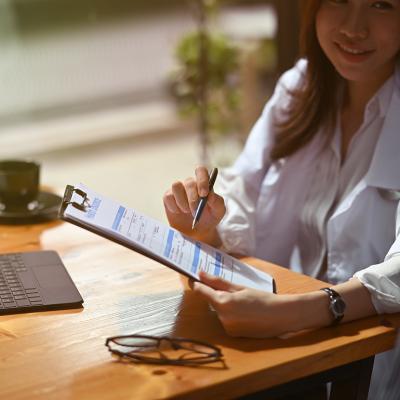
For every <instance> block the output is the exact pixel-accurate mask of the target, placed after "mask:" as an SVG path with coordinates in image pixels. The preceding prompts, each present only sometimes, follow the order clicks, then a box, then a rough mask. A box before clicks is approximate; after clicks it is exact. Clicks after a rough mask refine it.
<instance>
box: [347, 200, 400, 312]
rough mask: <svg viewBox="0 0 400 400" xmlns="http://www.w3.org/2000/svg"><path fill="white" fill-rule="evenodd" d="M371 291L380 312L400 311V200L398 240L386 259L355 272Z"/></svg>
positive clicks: (376, 307) (372, 298)
mask: <svg viewBox="0 0 400 400" xmlns="http://www.w3.org/2000/svg"><path fill="white" fill-rule="evenodd" d="M354 277H356V278H357V279H358V280H359V281H360V282H361V283H362V284H363V285H364V286H365V287H366V288H367V289H368V291H369V292H370V294H371V300H372V303H373V305H374V307H375V309H376V311H377V312H378V313H379V314H385V313H395V312H400V202H399V205H398V207H397V218H396V240H395V242H394V243H393V245H392V247H391V248H390V250H389V252H388V254H387V256H386V257H385V260H384V261H383V262H382V263H380V264H376V265H371V266H370V267H368V268H366V269H363V270H361V271H358V272H356V273H355V274H354Z"/></svg>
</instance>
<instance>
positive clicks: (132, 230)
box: [59, 184, 276, 293]
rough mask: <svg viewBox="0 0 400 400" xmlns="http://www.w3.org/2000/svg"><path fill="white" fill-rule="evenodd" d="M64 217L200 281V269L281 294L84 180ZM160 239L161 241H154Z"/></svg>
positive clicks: (257, 274)
mask: <svg viewBox="0 0 400 400" xmlns="http://www.w3.org/2000/svg"><path fill="white" fill-rule="evenodd" d="M59 218H60V219H61V220H63V221H66V222H69V223H72V224H74V225H76V226H78V227H80V228H83V229H86V230H88V231H90V232H92V233H94V234H97V235H99V236H102V237H104V238H106V239H109V240H111V241H113V242H115V243H118V244H120V245H122V246H124V247H127V248H129V249H131V250H133V251H135V252H137V253H140V254H142V255H144V256H146V257H149V258H151V259H153V260H155V261H157V262H158V263H161V264H163V265H165V266H167V267H169V268H171V269H173V270H175V271H177V272H178V273H181V274H183V275H185V276H186V277H188V278H190V279H194V280H197V281H198V280H199V278H198V271H199V270H200V269H204V270H205V271H206V272H207V273H210V274H212V275H214V276H219V277H221V278H222V279H226V280H229V281H231V282H233V283H235V284H239V285H242V286H248V287H253V288H255V289H258V290H265V291H267V292H274V293H276V286H275V281H274V279H273V278H272V277H271V276H270V275H269V274H267V273H265V272H263V271H260V270H257V269H256V268H254V267H252V266H250V265H247V264H245V263H243V262H241V261H240V260H237V259H236V258H234V257H232V256H230V255H229V254H226V253H224V252H223V251H221V250H219V249H216V248H214V247H212V246H210V245H208V244H205V243H202V242H199V241H196V240H194V239H192V238H190V237H187V236H185V235H184V234H182V233H181V232H179V231H177V230H176V229H174V228H171V227H169V226H168V225H165V224H163V223H162V222H160V221H157V220H155V219H152V218H150V217H147V216H146V215H144V214H142V213H140V212H138V211H136V210H134V209H132V208H127V207H125V206H122V205H121V204H119V203H117V202H116V201H115V200H112V199H109V198H107V197H105V196H103V195H101V194H99V193H96V192H95V191H93V190H92V189H89V188H88V187H86V186H85V185H83V184H79V185H77V186H72V185H67V186H66V188H65V192H64V196H63V199H62V202H61V206H60V209H59ZM154 243H155V244H154Z"/></svg>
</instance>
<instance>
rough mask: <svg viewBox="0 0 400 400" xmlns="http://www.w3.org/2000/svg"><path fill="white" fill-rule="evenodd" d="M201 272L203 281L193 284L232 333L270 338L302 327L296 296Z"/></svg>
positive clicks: (230, 333)
mask: <svg viewBox="0 0 400 400" xmlns="http://www.w3.org/2000/svg"><path fill="white" fill-rule="evenodd" d="M199 275H200V280H201V282H193V283H192V285H191V287H192V289H193V290H194V291H195V292H197V293H199V294H200V295H202V296H203V297H204V298H205V299H206V300H207V301H208V302H209V303H210V304H211V306H212V307H213V308H214V309H215V311H216V312H217V314H218V318H219V319H220V321H221V323H222V325H223V326H224V329H225V331H226V332H227V333H228V334H229V335H231V336H244V337H257V338H266V337H272V336H279V335H282V334H284V333H287V332H290V331H296V330H299V329H301V327H300V326H299V324H301V321H299V317H300V316H299V315H298V312H297V311H298V302H297V296H296V295H277V294H273V293H267V292H263V291H259V290H255V289H249V288H245V287H242V286H238V285H234V284H232V283H230V282H227V281H225V280H222V279H220V278H217V277H214V276H211V275H208V274H206V273H205V272H200V274H199ZM300 318H301V317H300Z"/></svg>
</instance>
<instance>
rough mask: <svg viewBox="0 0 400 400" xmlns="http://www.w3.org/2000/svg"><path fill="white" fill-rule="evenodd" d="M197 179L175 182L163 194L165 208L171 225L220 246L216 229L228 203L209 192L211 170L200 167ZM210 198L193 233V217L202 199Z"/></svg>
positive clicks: (197, 169)
mask: <svg viewBox="0 0 400 400" xmlns="http://www.w3.org/2000/svg"><path fill="white" fill-rule="evenodd" d="M195 175H196V177H195V178H187V179H186V180H185V181H184V182H175V183H173V185H172V187H171V188H170V189H169V190H167V192H166V193H165V194H164V198H163V201H164V207H165V212H166V214H167V218H168V221H169V223H170V225H171V226H172V227H173V228H175V229H178V230H179V231H181V232H183V233H185V234H186V235H189V236H192V237H195V238H197V239H199V240H202V241H205V242H207V243H210V244H213V245H218V244H219V243H218V235H217V233H216V227H217V225H218V224H219V222H220V221H221V219H222V217H223V216H224V214H225V204H224V200H223V198H222V197H221V196H218V195H217V194H215V193H214V192H209V190H208V171H207V168H205V167H197V168H196V171H195ZM207 195H208V199H207V204H206V207H205V208H204V210H203V213H202V215H201V218H200V220H199V222H198V223H197V225H196V227H195V229H194V230H192V222H193V216H194V214H195V212H196V208H197V205H198V202H199V198H200V197H206V196H207Z"/></svg>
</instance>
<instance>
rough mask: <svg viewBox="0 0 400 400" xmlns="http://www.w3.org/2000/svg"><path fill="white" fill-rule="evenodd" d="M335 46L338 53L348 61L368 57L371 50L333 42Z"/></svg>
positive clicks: (359, 60) (356, 60) (362, 59)
mask: <svg viewBox="0 0 400 400" xmlns="http://www.w3.org/2000/svg"><path fill="white" fill-rule="evenodd" d="M335 45H336V47H337V48H338V49H339V51H340V54H341V55H342V56H343V57H344V58H345V59H346V60H347V61H350V62H361V61H364V60H365V59H367V58H368V57H369V55H370V54H371V53H373V50H364V49H358V48H354V47H348V46H346V45H344V44H341V43H338V42H335Z"/></svg>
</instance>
